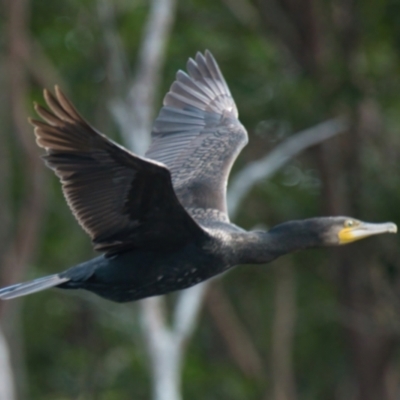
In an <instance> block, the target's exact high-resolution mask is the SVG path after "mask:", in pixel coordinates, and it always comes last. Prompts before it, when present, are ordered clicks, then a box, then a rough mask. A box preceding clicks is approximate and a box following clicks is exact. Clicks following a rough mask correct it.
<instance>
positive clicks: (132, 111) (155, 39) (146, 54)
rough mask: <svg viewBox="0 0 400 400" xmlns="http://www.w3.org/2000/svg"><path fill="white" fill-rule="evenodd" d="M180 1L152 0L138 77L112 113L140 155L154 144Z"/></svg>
mask: <svg viewBox="0 0 400 400" xmlns="http://www.w3.org/2000/svg"><path fill="white" fill-rule="evenodd" d="M175 9H176V0H152V1H151V9H150V15H149V18H148V21H147V24H146V27H145V33H144V37H143V42H142V46H141V48H140V50H139V55H138V65H137V69H136V74H135V77H134V79H133V81H132V84H131V85H130V89H129V92H128V96H127V98H126V99H124V100H122V99H121V98H117V99H114V101H112V103H111V111H112V113H113V115H114V118H115V120H116V121H117V123H118V125H119V126H120V129H121V134H122V136H123V138H124V140H125V143H126V144H127V145H128V146H129V148H130V149H131V150H133V151H134V152H135V153H137V154H140V155H142V154H144V153H145V151H146V150H147V148H148V147H149V144H150V131H151V126H152V122H153V115H154V105H155V104H154V103H155V97H156V93H157V90H158V88H159V83H160V79H161V69H162V66H163V65H164V58H165V49H166V44H167V40H168V38H169V36H170V31H171V27H172V22H173V19H174V15H175Z"/></svg>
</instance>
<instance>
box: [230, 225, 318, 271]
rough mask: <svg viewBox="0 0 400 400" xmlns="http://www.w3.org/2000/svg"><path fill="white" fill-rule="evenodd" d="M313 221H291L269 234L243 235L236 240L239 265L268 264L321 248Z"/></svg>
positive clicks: (275, 228) (251, 233) (259, 232)
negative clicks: (296, 253) (298, 252)
mask: <svg viewBox="0 0 400 400" xmlns="http://www.w3.org/2000/svg"><path fill="white" fill-rule="evenodd" d="M308 221H310V223H308ZM312 221H313V220H302V221H290V222H285V223H283V224H280V225H277V226H275V227H274V228H272V229H271V230H270V231H268V232H263V231H253V232H246V233H243V234H242V236H243V237H237V238H235V239H234V241H235V244H234V246H235V247H236V252H235V253H236V256H237V257H238V259H239V262H238V264H261V263H267V262H270V261H272V260H274V259H275V258H277V257H280V256H282V255H284V254H288V253H292V252H294V251H296V250H302V249H307V248H312V247H318V246H320V245H321V238H320V232H319V231H318V230H317V229H314V224H313V223H312Z"/></svg>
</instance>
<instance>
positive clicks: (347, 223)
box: [344, 219, 355, 228]
mask: <svg viewBox="0 0 400 400" xmlns="http://www.w3.org/2000/svg"><path fill="white" fill-rule="evenodd" d="M354 225H355V221H353V220H352V219H348V220H347V221H345V223H344V226H345V228H351V227H353V226H354Z"/></svg>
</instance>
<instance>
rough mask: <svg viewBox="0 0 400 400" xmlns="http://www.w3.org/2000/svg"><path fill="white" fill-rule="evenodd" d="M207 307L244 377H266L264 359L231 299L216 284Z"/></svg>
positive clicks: (207, 299)
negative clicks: (238, 315)
mask: <svg viewBox="0 0 400 400" xmlns="http://www.w3.org/2000/svg"><path fill="white" fill-rule="evenodd" d="M206 305H207V309H208V311H209V313H210V314H211V316H212V318H213V321H214V323H215V325H216V326H217V328H218V331H219V332H220V334H221V335H222V337H223V338H224V339H225V342H226V344H227V347H228V350H229V352H230V354H231V355H232V358H233V359H234V360H235V362H236V364H237V365H238V366H239V368H240V369H241V370H242V372H243V373H244V375H246V376H248V377H250V378H256V379H262V378H263V377H264V376H265V370H264V366H263V362H262V359H261V357H260V356H259V354H258V352H257V350H256V348H255V347H254V345H253V342H252V340H251V339H250V337H249V334H248V333H247V331H246V329H245V328H244V327H243V326H242V323H241V322H240V320H239V318H238V317H237V315H236V312H235V310H234V309H233V307H232V305H231V303H230V302H229V299H228V298H227V297H226V295H225V294H224V292H223V290H222V289H221V288H219V287H218V286H216V285H215V284H214V285H212V286H211V287H210V289H209V291H208V295H207V297H206Z"/></svg>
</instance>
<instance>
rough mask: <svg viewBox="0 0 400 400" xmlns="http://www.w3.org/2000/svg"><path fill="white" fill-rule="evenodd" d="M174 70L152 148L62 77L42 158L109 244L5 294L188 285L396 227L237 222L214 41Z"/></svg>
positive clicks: (81, 217)
mask: <svg viewBox="0 0 400 400" xmlns="http://www.w3.org/2000/svg"><path fill="white" fill-rule="evenodd" d="M187 69H188V74H186V73H184V72H182V71H179V72H178V73H177V76H176V81H175V82H174V83H173V85H172V86H171V89H170V91H169V92H168V94H167V95H166V97H165V99H164V106H163V108H162V109H161V111H160V113H159V115H158V117H157V119H156V121H155V124H154V127H153V131H152V143H151V145H150V148H149V150H148V151H147V153H146V158H142V157H139V156H137V155H134V154H132V153H130V152H129V151H127V150H126V149H124V148H122V147H121V146H119V145H117V144H116V143H114V142H113V141H111V140H109V139H107V138H106V137H105V136H104V135H102V134H101V133H99V132H98V131H97V130H96V129H94V128H93V127H91V126H90V125H89V124H88V123H87V122H86V121H85V120H84V119H83V118H82V117H81V116H80V115H79V114H78V112H77V111H76V110H75V108H74V107H73V105H72V104H71V103H70V102H69V100H68V99H67V98H66V97H65V96H64V95H63V94H62V93H61V91H60V90H59V89H58V88H56V97H54V96H53V95H51V94H50V93H49V92H47V91H45V99H46V102H47V104H48V106H49V108H50V111H48V110H46V109H44V108H43V107H41V106H38V105H36V106H35V108H36V111H37V112H38V114H39V115H40V116H41V117H42V119H43V120H44V121H45V122H41V121H36V120H33V121H32V123H33V125H35V127H36V128H35V134H36V137H37V143H38V145H39V146H40V147H43V148H44V149H45V150H46V155H45V156H44V159H45V160H46V163H47V165H48V166H49V167H50V168H52V169H53V170H54V171H55V173H56V174H57V176H58V177H59V178H60V180H61V183H62V187H63V192H64V195H65V197H66V200H67V203H68V205H69V206H70V208H71V209H72V211H73V214H74V215H75V217H76V218H77V220H78V222H79V223H80V225H81V226H82V227H83V228H84V229H85V231H86V232H87V233H88V234H89V235H90V237H91V239H92V242H93V244H94V247H95V249H96V250H99V251H102V252H104V255H102V256H99V257H96V258H94V259H92V260H89V261H87V262H84V263H82V264H79V265H77V266H74V267H72V268H70V269H67V270H66V271H64V272H61V273H59V274H55V275H51V276H48V277H44V278H40V279H37V280H34V281H31V282H27V283H22V284H16V285H13V286H9V287H6V288H4V289H1V290H0V299H10V298H14V297H19V296H22V295H25V294H29V293H33V292H37V291H39V290H43V289H47V288H49V287H53V286H58V287H60V288H64V289H86V290H89V291H92V292H94V293H96V294H98V295H100V296H102V297H105V298H107V299H110V300H113V301H117V302H126V301H132V300H138V299H141V298H145V297H150V296H155V295H161V294H165V293H169V292H172V291H176V290H181V289H185V288H187V287H190V286H193V285H195V284H197V283H199V282H202V281H204V280H207V279H209V278H211V277H213V276H215V275H217V274H220V273H222V272H224V271H226V270H227V269H229V268H231V267H233V266H235V265H238V264H246V263H258V264H262V263H267V262H270V261H272V260H273V259H275V258H277V257H279V256H281V255H283V254H287V253H290V252H292V251H295V250H300V249H306V248H310V247H317V246H333V245H338V244H343V243H349V242H351V241H354V240H357V239H361V238H364V237H367V236H370V235H374V234H380V233H385V232H395V231H396V229H397V228H396V226H395V225H394V224H392V223H385V224H366V223H363V222H361V221H357V220H354V219H351V218H347V217H320V218H311V219H307V220H298V221H289V222H286V223H283V224H281V225H278V226H276V227H274V228H273V229H271V230H270V231H269V232H263V231H254V232H247V231H245V230H243V229H241V228H239V227H238V226H236V225H234V224H232V223H230V221H229V217H228V214H227V207H226V186H227V180H228V176H229V172H230V169H231V167H232V165H233V163H234V161H235V159H236V157H237V155H238V154H239V152H240V151H241V149H242V148H243V147H244V146H245V144H246V143H247V140H248V138H247V132H246V130H245V129H244V127H243V126H242V124H241V123H240V122H239V120H238V113H237V109H236V105H235V103H234V101H233V98H232V96H231V94H230V91H229V88H228V86H227V84H226V82H225V80H224V78H223V76H222V73H221V71H220V70H219V67H218V65H217V63H216V61H215V60H214V58H213V57H212V55H211V53H209V52H208V51H206V53H205V55H202V54H200V53H198V54H197V55H196V58H195V60H192V59H190V60H189V61H188V64H187Z"/></svg>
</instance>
